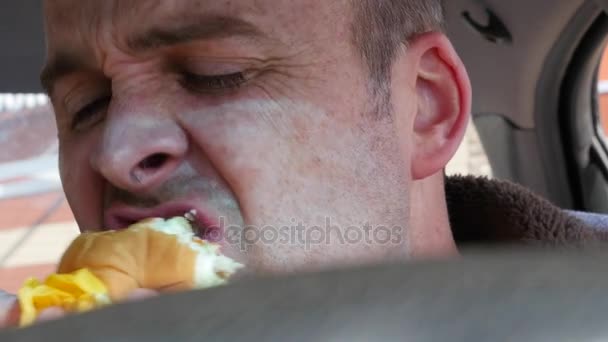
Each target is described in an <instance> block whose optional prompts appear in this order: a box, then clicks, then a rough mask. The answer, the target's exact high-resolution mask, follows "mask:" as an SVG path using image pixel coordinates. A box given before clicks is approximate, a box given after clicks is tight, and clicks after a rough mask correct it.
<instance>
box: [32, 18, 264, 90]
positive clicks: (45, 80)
mask: <svg viewBox="0 0 608 342" xmlns="http://www.w3.org/2000/svg"><path fill="white" fill-rule="evenodd" d="M232 36H244V37H252V38H261V37H263V36H264V35H263V34H262V32H261V31H260V30H259V29H258V28H257V27H256V26H254V25H253V24H251V23H249V22H247V21H244V20H242V19H239V18H236V17H228V16H202V17H191V18H184V20H181V22H179V21H178V24H175V23H171V24H170V25H168V26H165V27H163V26H157V27H153V28H151V29H148V30H147V31H145V32H144V33H142V34H139V35H135V36H133V37H131V38H129V39H128V40H127V46H128V48H129V49H131V50H132V51H134V52H145V51H146V50H151V49H156V48H161V47H165V46H171V45H177V44H182V43H187V42H191V41H193V40H205V39H206V40H210V39H221V38H227V37H232ZM85 68H87V66H86V65H85V63H84V61H83V59H82V58H81V56H78V55H77V54H74V53H58V54H57V55H55V56H53V57H52V59H51V60H50V61H49V63H48V64H47V65H46V66H45V67H44V69H43V70H42V73H41V75H40V82H41V84H42V87H43V89H44V90H45V92H46V93H47V94H48V95H52V93H53V86H54V84H55V82H56V81H57V80H58V79H60V78H62V77H64V76H66V75H68V74H70V73H73V72H76V71H79V70H83V69H85Z"/></svg>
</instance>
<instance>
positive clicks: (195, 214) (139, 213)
mask: <svg viewBox="0 0 608 342" xmlns="http://www.w3.org/2000/svg"><path fill="white" fill-rule="evenodd" d="M180 216H181V217H184V218H186V219H187V220H188V221H189V222H190V226H191V227H192V230H193V231H194V234H195V235H196V236H197V237H199V238H201V239H203V240H208V241H211V242H218V241H219V240H221V234H220V233H221V229H220V227H219V225H217V224H214V223H213V222H212V221H211V220H210V219H209V218H208V216H206V215H205V214H204V213H203V212H202V211H201V210H199V209H195V208H193V207H192V206H188V205H164V206H161V207H157V208H149V209H148V208H134V207H128V206H122V205H117V206H112V207H111V208H109V209H108V210H107V211H106V213H105V225H106V230H121V229H125V228H127V227H129V226H130V225H132V224H135V223H137V222H139V221H142V220H144V219H148V218H162V219H170V218H173V217H180Z"/></svg>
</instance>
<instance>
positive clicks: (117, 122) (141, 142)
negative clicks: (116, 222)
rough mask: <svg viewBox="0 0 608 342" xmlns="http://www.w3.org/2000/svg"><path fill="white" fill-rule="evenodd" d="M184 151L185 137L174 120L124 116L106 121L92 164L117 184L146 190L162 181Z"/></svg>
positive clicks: (186, 142)
mask: <svg viewBox="0 0 608 342" xmlns="http://www.w3.org/2000/svg"><path fill="white" fill-rule="evenodd" d="M187 150H188V139H187V137H186V135H185V133H184V131H183V130H182V129H181V127H180V126H179V125H178V124H177V123H176V122H174V121H173V120H171V119H168V118H147V117H145V116H137V117H123V118H118V119H110V120H108V121H107V123H106V126H105V129H104V132H103V136H102V138H101V140H100V143H99V145H98V147H97V151H96V152H95V153H94V154H93V156H92V158H91V164H92V166H93V168H94V169H96V170H97V171H98V172H99V173H100V174H101V175H102V176H103V177H104V178H105V179H106V180H107V181H108V182H110V183H112V184H113V185H114V186H116V187H119V188H121V189H124V190H127V191H133V192H138V191H146V190H152V189H154V188H155V187H157V186H159V185H161V184H162V183H163V182H165V181H166V180H167V179H168V178H169V177H170V176H171V174H172V173H173V172H174V171H175V169H176V168H177V167H178V166H179V165H180V164H181V163H182V162H183V159H184V157H185V154H186V152H187Z"/></svg>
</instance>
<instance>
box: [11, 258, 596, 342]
mask: <svg viewBox="0 0 608 342" xmlns="http://www.w3.org/2000/svg"><path fill="white" fill-rule="evenodd" d="M607 261H608V253H604V252H586V253H581V252H575V251H551V252H550V251H538V250H534V251H532V250H500V251H497V250H496V249H493V250H492V251H491V252H490V251H489V250H486V251H484V250H476V251H470V252H468V253H467V255H466V256H465V257H463V258H459V259H456V260H449V261H425V262H413V263H409V264H393V265H383V266H374V267H365V268H358V269H348V270H337V271H328V272H323V273H317V274H300V275H293V276H287V277H269V278H263V279H255V280H248V281H241V282H239V283H236V284H233V285H230V286H226V287H222V288H214V289H209V290H203V291H193V292H187V293H179V294H172V295H166V296H160V297H158V298H155V299H151V300H147V301H144V302H140V303H128V304H119V305H115V306H111V307H108V308H104V309H101V310H97V311H94V312H90V313H87V314H82V315H74V316H72V317H69V318H66V319H63V320H58V321H54V322H48V323H43V324H39V325H36V326H33V327H31V328H27V329H15V330H8V331H5V332H3V333H0V341H15V342H29V341H41V340H49V341H64V340H69V341H73V340H83V341H91V342H93V341H100V342H101V341H214V340H220V341H235V340H236V341H240V340H245V341H285V340H289V341H294V340H295V341H308V340H318V341H332V340H368V341H369V340H386V339H390V340H407V341H481V340H484V341H485V340H490V341H504V340H508V341H599V340H606V339H608V324H607V322H608V295H607V291H608V272H606V270H607V268H608V266H607Z"/></svg>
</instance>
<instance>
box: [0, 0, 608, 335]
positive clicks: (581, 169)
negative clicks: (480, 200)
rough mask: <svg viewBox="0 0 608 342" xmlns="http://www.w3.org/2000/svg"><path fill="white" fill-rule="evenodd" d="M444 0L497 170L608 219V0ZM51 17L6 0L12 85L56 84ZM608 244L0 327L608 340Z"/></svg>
mask: <svg viewBox="0 0 608 342" xmlns="http://www.w3.org/2000/svg"><path fill="white" fill-rule="evenodd" d="M444 4H445V10H446V15H447V35H448V36H449V38H450V39H451V41H452V43H453V44H454V45H455V47H456V49H457V51H458V53H459V54H460V56H461V58H462V59H463V61H464V63H465V65H466V67H467V70H468V72H469V76H470V78H471V81H472V85H473V94H474V95H473V110H472V113H471V114H472V122H473V125H474V127H475V129H476V131H477V133H478V135H479V139H480V141H481V145H482V147H483V150H484V151H485V155H487V159H488V161H489V164H490V167H491V170H492V177H494V178H497V179H503V180H508V181H511V182H514V183H517V184H520V185H522V186H524V187H526V188H528V189H530V190H531V191H533V192H534V193H536V194H538V195H540V196H542V197H544V198H546V199H548V200H549V201H551V202H552V203H554V204H555V205H557V206H559V207H560V208H562V209H563V210H565V211H567V212H568V213H569V214H570V215H573V216H575V217H578V218H580V219H582V220H585V221H586V222H589V223H591V225H593V226H594V227H596V228H597V229H598V230H606V231H608V216H606V215H608V139H607V135H606V134H608V133H607V132H608V131H607V130H606V128H605V127H608V126H607V124H608V106H607V105H606V104H608V102H607V103H606V104H604V102H605V101H606V99H605V98H604V97H603V96H604V94H606V95H605V96H608V83H605V82H608V73H607V75H602V71H601V69H602V65H603V63H605V62H604V58H605V56H606V55H608V54H606V45H607V44H606V43H607V42H608V0H510V1H501V0H446V1H444ZM41 17H42V14H41V4H40V1H34V0H22V1H18V2H4V3H2V4H0V42H2V43H3V46H4V48H3V49H1V50H0V93H28V94H37V93H40V92H41V87H40V85H39V81H38V73H39V71H40V68H41V65H42V62H43V60H44V37H43V33H42V23H41ZM607 65H608V64H607ZM55 190H56V189H55ZM604 258H605V256H603V255H602V253H580V252H572V253H567V252H564V253H559V254H558V255H556V254H555V253H549V252H547V251H534V252H532V251H524V250H517V249H516V250H511V249H503V248H498V247H496V246H490V247H488V246H481V247H479V248H478V249H475V250H474V251H472V252H471V258H468V259H467V260H464V261H463V260H461V261H446V262H440V263H433V262H422V263H415V264H412V265H407V266H404V265H387V266H382V267H375V268H365V269H360V270H348V271H346V270H345V271H339V272H329V273H322V274H310V275H299V276H296V277H292V278H289V279H284V280H281V281H277V280H275V279H262V280H259V281H254V282H252V283H251V284H249V283H247V284H238V285H236V286H231V287H227V288H222V289H217V290H213V291H209V293H207V292H206V291H205V292H204V293H184V294H179V295H176V296H168V297H163V298H159V299H158V300H152V301H146V302H144V303H138V304H128V305H117V306H116V307H111V308H109V309H107V310H101V311H99V312H95V313H91V314H87V315H82V316H78V317H73V318H69V319H66V320H62V321H59V322H52V323H49V324H43V325H41V326H37V327H33V328H30V329H27V330H21V331H17V330H16V331H7V332H1V333H0V340H1V341H36V340H40V338H41V337H42V336H53V339H52V340H55V339H57V340H63V339H66V340H81V339H87V340H89V341H109V340H112V341H114V340H125V341H127V340H144V339H145V340H159V341H165V340H168V339H169V338H172V339H176V340H180V341H199V340H203V339H206V338H210V339H212V340H227V339H231V340H232V339H238V340H242V339H245V338H247V339H249V340H262V339H263V340H284V339H287V338H288V339H290V340H291V339H295V340H345V339H355V340H379V339H391V340H392V339H400V340H401V339H403V338H404V337H405V336H407V340H416V341H418V340H422V341H427V340H428V341H480V340H515V341H519V340H521V341H597V340H603V339H607V338H608V325H606V324H605V317H606V313H607V312H608V299H606V296H605V290H606V286H608V276H606V272H605V262H604V261H603V260H605V259H604ZM0 266H1V265H0ZM338 285H339V286H338ZM391 293H402V294H403V296H402V297H400V298H402V300H393V299H394V297H391V296H389V294H391ZM194 301H201V302H202V301H208V303H209V305H205V306H204V307H194V308H193V307H192V305H191V304H190V303H193V302H194ZM184 308H187V309H184ZM142 317H144V318H145V319H140V318H142ZM127 321H129V322H133V323H132V324H131V323H129V324H126V323H125V322H127ZM76 326H77V327H78V329H74V327H76Z"/></svg>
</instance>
